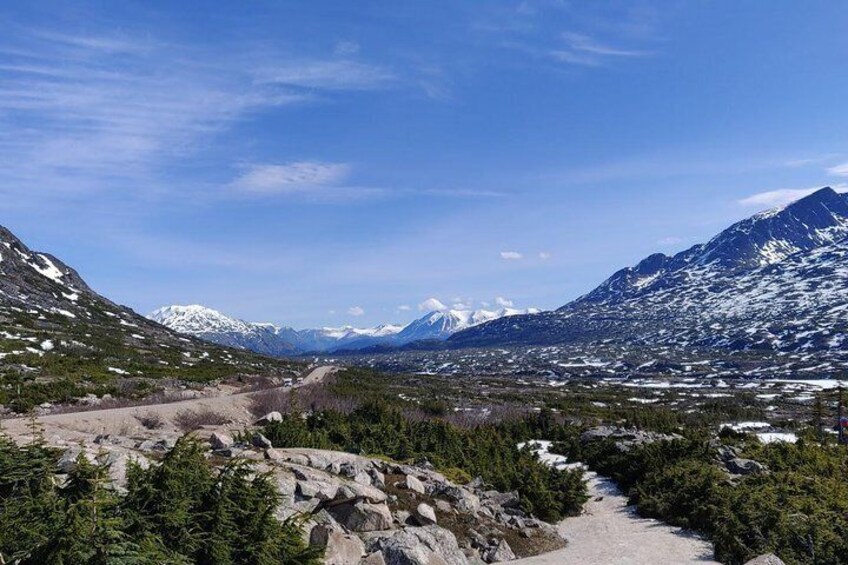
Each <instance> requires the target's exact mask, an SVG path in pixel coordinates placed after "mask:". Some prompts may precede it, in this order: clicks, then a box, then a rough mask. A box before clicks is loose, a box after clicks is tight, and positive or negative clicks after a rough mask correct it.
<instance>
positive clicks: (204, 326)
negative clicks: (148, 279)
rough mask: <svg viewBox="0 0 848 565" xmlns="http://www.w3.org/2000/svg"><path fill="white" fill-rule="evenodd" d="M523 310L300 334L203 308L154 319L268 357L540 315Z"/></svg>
mask: <svg viewBox="0 0 848 565" xmlns="http://www.w3.org/2000/svg"><path fill="white" fill-rule="evenodd" d="M535 312H539V310H537V309H535V308H529V309H526V310H518V309H513V308H505V309H502V310H497V311H492V310H444V311H434V312H430V313H428V314H426V315H425V316H423V317H422V318H419V319H417V320H414V321H413V322H411V323H409V324H407V325H405V326H404V325H396V324H382V325H379V326H376V327H373V328H354V327H351V326H345V327H341V328H317V329H305V330H295V329H292V328H289V327H278V326H274V325H272V324H257V323H250V322H244V321H242V320H237V319H234V318H230V317H228V316H226V315H224V314H221V313H220V312H218V311H216V310H212V309H211V308H206V307H204V306H198V305H193V306H166V307H164V308H160V309H158V310H156V311H154V312H152V313H151V314H150V315H149V318H150V319H151V320H154V321H156V322H158V323H160V324H162V325H165V326H167V327H169V328H171V329H173V330H175V331H178V332H181V333H186V334H190V335H193V336H195V337H198V338H200V339H204V340H207V341H211V342H214V343H218V344H222V345H228V346H231V347H240V348H243V349H249V350H251V351H256V352H258V353H264V354H267V355H277V356H279V355H290V354H292V353H306V352H322V351H338V350H342V349H344V350H357V349H365V348H367V347H372V346H375V345H385V346H398V345H404V344H407V343H410V342H413V341H420V340H433V339H436V340H444V339H447V338H448V337H450V336H451V335H453V334H454V333H455V332H457V331H460V330H463V329H466V328H470V327H472V326H475V325H477V324H481V323H483V322H487V321H490V320H495V319H497V318H500V317H502V316H514V315H518V314H527V313H535Z"/></svg>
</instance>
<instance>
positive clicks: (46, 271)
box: [30, 255, 62, 283]
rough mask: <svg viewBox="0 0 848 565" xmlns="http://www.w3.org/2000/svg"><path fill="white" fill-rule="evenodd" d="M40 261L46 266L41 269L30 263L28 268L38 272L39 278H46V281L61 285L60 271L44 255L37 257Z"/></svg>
mask: <svg viewBox="0 0 848 565" xmlns="http://www.w3.org/2000/svg"><path fill="white" fill-rule="evenodd" d="M39 257H40V258H41V260H42V261H44V263H46V265H47V266H45V267H41V266H39V265H37V264H36V263H30V266H31V267H32V268H33V269H35V270H36V271H38V273H39V274H40V275H41V276H44V277H47V278H48V279H50V280H52V281H54V282H57V283H61V282H62V271H60V270H59V268H58V267H56V265H54V264H53V261H51V260H50V259H48V258H47V256H46V255H39Z"/></svg>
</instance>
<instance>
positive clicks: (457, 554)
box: [364, 526, 468, 565]
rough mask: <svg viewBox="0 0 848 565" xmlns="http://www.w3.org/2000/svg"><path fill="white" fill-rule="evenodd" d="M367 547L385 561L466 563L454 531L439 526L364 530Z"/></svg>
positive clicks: (399, 564)
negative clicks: (378, 530) (370, 531)
mask: <svg viewBox="0 0 848 565" xmlns="http://www.w3.org/2000/svg"><path fill="white" fill-rule="evenodd" d="M364 537H365V547H366V549H367V550H368V551H371V552H373V551H379V552H380V553H382V555H383V559H384V560H385V562H386V565H468V559H467V558H466V557H465V554H464V553H463V552H462V550H461V549H460V548H459V545H458V544H457V542H456V538H455V537H454V535H453V534H452V533H451V532H449V531H448V530H445V529H444V528H440V527H439V526H426V527H421V528H405V529H402V530H392V531H388V532H373V533H371V534H366V535H365V536H364Z"/></svg>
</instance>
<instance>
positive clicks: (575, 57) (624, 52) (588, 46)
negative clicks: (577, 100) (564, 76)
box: [550, 32, 651, 67]
mask: <svg viewBox="0 0 848 565" xmlns="http://www.w3.org/2000/svg"><path fill="white" fill-rule="evenodd" d="M562 40H563V42H564V44H565V45H564V46H563V47H558V48H555V49H552V50H551V51H550V55H551V56H552V57H553V58H554V59H556V60H558V61H560V62H563V63H569V64H574V65H584V66H590V67H597V66H601V65H603V64H604V63H606V62H607V61H609V60H612V59H622V58H633V57H646V56H648V55H651V52H650V51H642V50H637V49H624V48H622V47H617V46H615V45H612V44H609V43H604V42H601V41H599V40H597V39H595V38H593V37H591V36H589V35H586V34H583V33H575V32H566V33H563V34H562Z"/></svg>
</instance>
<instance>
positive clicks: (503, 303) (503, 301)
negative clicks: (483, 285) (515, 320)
mask: <svg viewBox="0 0 848 565" xmlns="http://www.w3.org/2000/svg"><path fill="white" fill-rule="evenodd" d="M495 304H497V305H498V306H500V307H502V308H512V305H513V304H514V303H513V301H512V300H509V299H507V298H504V297H503V296H498V297H497V298H495Z"/></svg>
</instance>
